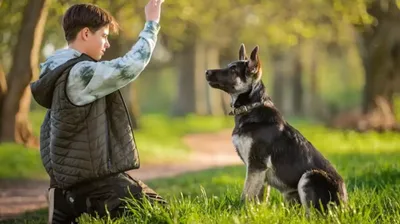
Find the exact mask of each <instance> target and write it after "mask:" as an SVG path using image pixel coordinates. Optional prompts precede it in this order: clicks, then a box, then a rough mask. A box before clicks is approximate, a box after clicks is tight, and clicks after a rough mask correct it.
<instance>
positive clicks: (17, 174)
mask: <svg viewBox="0 0 400 224" xmlns="http://www.w3.org/2000/svg"><path fill="white" fill-rule="evenodd" d="M43 117H44V111H41V110H37V111H33V112H31V114H30V120H31V122H32V127H33V132H34V134H35V135H36V136H39V133H40V125H41V123H42V121H43ZM139 122H140V125H141V128H140V130H137V131H135V139H136V143H137V146H138V148H139V156H140V160H141V163H142V164H143V163H146V164H149V163H165V162H176V161H182V160H185V159H186V158H187V156H188V155H189V149H188V148H187V147H186V145H184V143H183V142H182V139H181V138H182V136H184V135H185V134H189V133H199V132H214V131H218V130H221V129H224V128H227V127H232V125H233V121H232V119H231V118H230V117H228V118H227V117H207V116H203V117H200V116H195V115H188V116H186V117H181V118H169V117H167V116H164V115H157V114H150V115H143V116H142V117H141V118H140V121H139ZM42 177H46V174H45V170H44V168H43V167H42V164H41V161H40V153H39V150H37V149H27V148H25V147H24V146H21V145H17V144H0V179H1V178H42Z"/></svg>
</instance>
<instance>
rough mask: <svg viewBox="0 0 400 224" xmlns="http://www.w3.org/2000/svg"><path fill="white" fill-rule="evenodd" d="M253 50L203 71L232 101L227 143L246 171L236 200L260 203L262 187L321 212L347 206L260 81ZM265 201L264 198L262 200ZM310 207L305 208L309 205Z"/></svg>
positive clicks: (324, 164)
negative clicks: (231, 127)
mask: <svg viewBox="0 0 400 224" xmlns="http://www.w3.org/2000/svg"><path fill="white" fill-rule="evenodd" d="M258 50H259V48H258V46H257V47H255V48H254V50H253V51H252V52H251V55H250V59H248V58H247V56H246V52H245V47H244V45H243V44H242V45H241V46H240V50H239V60H238V61H234V62H232V63H230V64H229V65H228V67H226V68H223V69H212V70H207V71H206V79H207V81H208V83H209V85H210V86H211V87H213V88H217V89H220V90H222V91H225V92H227V93H228V94H230V95H231V97H232V107H233V111H232V112H231V114H232V115H234V117H235V128H234V130H233V133H232V142H233V144H234V146H235V148H236V151H237V153H238V154H239V156H240V158H241V159H242V161H243V162H244V163H245V165H246V167H247V173H246V181H245V184H244V189H243V193H242V199H243V200H244V199H250V200H258V201H261V200H263V198H264V192H265V187H267V192H268V193H267V194H269V189H270V186H272V187H274V188H276V189H277V190H279V191H280V192H281V193H282V194H283V196H284V198H285V199H286V200H287V201H289V202H297V203H301V204H302V205H303V206H305V208H306V210H307V211H309V208H310V206H315V207H316V208H317V209H318V210H320V209H321V207H320V206H319V205H322V207H323V208H324V209H326V208H327V205H328V204H329V203H330V202H333V203H336V204H341V202H346V201H347V193H346V187H345V184H344V181H343V179H342V177H341V176H340V175H339V174H338V173H337V171H336V170H335V168H334V167H333V166H332V165H331V164H330V163H329V161H328V160H326V159H325V158H324V157H323V155H322V154H321V153H320V152H319V151H318V150H317V149H316V148H315V147H314V146H313V145H312V144H311V143H310V142H309V141H307V139H306V138H305V137H304V136H303V135H302V134H301V133H300V132H299V131H298V130H296V129H295V128H294V127H292V126H291V125H290V124H288V123H287V122H286V121H285V120H284V118H283V116H282V115H281V114H280V112H279V111H278V110H277V108H276V107H275V106H274V105H273V103H272V101H271V98H270V97H269V96H268V95H267V93H266V90H265V87H264V84H263V82H262V81H261V74H262V70H261V62H260V60H259V57H258ZM265 198H267V200H268V195H267V196H265ZM310 203H311V204H310Z"/></svg>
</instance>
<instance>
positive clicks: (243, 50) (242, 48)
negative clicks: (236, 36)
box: [239, 44, 247, 60]
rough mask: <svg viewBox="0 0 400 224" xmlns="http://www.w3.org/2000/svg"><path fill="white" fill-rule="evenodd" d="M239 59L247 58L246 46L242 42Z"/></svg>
mask: <svg viewBox="0 0 400 224" xmlns="http://www.w3.org/2000/svg"><path fill="white" fill-rule="evenodd" d="M239 60H247V55H246V47H245V46H244V44H241V45H240V49H239Z"/></svg>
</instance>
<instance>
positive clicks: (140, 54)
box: [31, 0, 165, 223]
mask: <svg viewBox="0 0 400 224" xmlns="http://www.w3.org/2000/svg"><path fill="white" fill-rule="evenodd" d="M162 2H163V0H149V2H148V4H147V5H146V7H145V15H146V23H145V26H144V29H143V30H142V31H141V33H140V34H139V39H138V41H137V42H136V44H135V45H134V46H133V47H132V48H131V49H130V51H129V52H128V53H126V54H125V55H124V56H123V57H120V58H117V59H114V60H111V61H101V62H99V60H100V59H101V57H102V56H103V55H104V52H105V51H106V50H107V49H108V48H109V47H110V44H109V42H108V39H107V37H108V34H109V32H110V31H111V32H117V31H118V23H117V22H116V21H115V19H114V18H113V17H112V16H111V15H110V14H109V13H108V12H107V11H105V10H103V9H101V8H99V7H97V6H96V5H92V4H76V5H73V6H71V7H70V8H69V9H68V10H67V11H66V13H65V15H64V18H63V29H64V32H65V38H66V40H67V42H68V48H67V49H61V50H58V51H56V52H55V53H54V54H53V55H52V56H50V57H49V58H47V60H46V62H45V63H43V64H41V72H40V78H39V80H37V81H36V82H34V83H32V84H31V90H32V95H33V97H34V98H35V100H36V101H37V102H38V103H39V104H40V105H42V106H43V107H46V108H47V109H48V111H47V114H46V116H45V119H44V121H43V124H42V126H41V134H40V152H41V159H42V162H43V165H44V167H45V169H46V171H47V173H48V174H49V176H50V189H49V195H48V196H49V223H71V222H75V219H76V218H77V217H79V216H80V215H81V214H82V213H89V214H92V215H94V214H96V213H97V214H99V215H100V216H104V215H106V210H107V211H109V212H110V215H111V217H116V216H118V215H119V214H121V212H123V211H124V205H123V203H122V202H121V200H120V199H121V198H126V197H130V195H131V194H132V195H133V196H134V198H136V199H139V200H140V199H142V198H143V197H146V198H148V199H150V200H151V201H158V202H162V203H165V201H164V200H163V199H162V198H161V197H160V196H159V195H158V194H157V193H156V192H154V191H153V190H152V189H150V188H149V187H147V186H146V185H145V184H144V183H142V182H141V181H139V180H135V179H133V178H132V177H130V176H129V175H128V174H126V173H125V171H128V170H132V169H138V168H139V156H138V152H137V149H136V145H135V139H134V137H133V133H132V127H131V123H130V118H129V114H128V112H127V109H126V107H125V103H124V100H123V98H122V95H121V94H120V92H119V89H121V88H122V87H124V86H125V85H127V84H129V83H130V82H132V81H133V80H134V79H135V78H137V77H138V75H139V74H140V73H141V72H142V71H143V69H144V68H145V67H146V65H147V64H148V62H149V60H150V58H151V55H152V52H153V50H154V47H155V44H156V41H157V34H158V32H159V29H160V26H159V20H160V14H161V4H162Z"/></svg>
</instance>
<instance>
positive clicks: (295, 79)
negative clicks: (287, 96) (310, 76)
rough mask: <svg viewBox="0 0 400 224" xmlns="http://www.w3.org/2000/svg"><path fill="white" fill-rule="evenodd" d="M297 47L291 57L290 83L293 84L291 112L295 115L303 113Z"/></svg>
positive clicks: (300, 71) (301, 74) (301, 84)
mask: <svg viewBox="0 0 400 224" xmlns="http://www.w3.org/2000/svg"><path fill="white" fill-rule="evenodd" d="M300 53H301V52H300V50H299V49H298V50H297V52H295V56H294V58H293V76H292V85H293V91H292V94H293V97H292V102H293V114H294V115H296V116H302V115H303V95H304V90H303V65H302V63H301V60H300V59H301V54H300Z"/></svg>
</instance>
